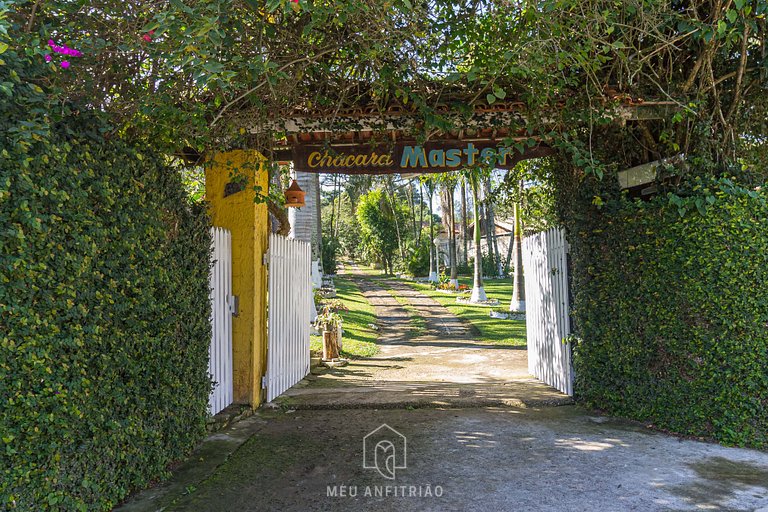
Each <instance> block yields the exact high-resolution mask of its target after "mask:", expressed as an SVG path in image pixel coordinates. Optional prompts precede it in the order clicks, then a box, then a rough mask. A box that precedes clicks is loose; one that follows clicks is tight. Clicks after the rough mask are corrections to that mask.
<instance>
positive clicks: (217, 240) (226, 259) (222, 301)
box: [208, 228, 233, 414]
mask: <svg viewBox="0 0 768 512" xmlns="http://www.w3.org/2000/svg"><path fill="white" fill-rule="evenodd" d="M211 236H212V238H213V254H212V256H211V258H212V260H213V267H212V268H211V275H210V287H211V296H210V297H211V325H212V327H213V329H212V336H211V345H210V347H209V352H208V373H209V374H210V376H211V379H212V380H213V382H214V387H213V390H211V395H210V397H209V398H208V410H209V412H210V413H211V414H216V413H218V412H220V411H221V410H222V409H224V408H225V407H227V406H228V405H230V404H231V403H232V397H233V390H232V384H233V379H232V310H231V307H230V303H231V300H232V234H231V233H230V232H229V231H228V230H226V229H223V228H211Z"/></svg>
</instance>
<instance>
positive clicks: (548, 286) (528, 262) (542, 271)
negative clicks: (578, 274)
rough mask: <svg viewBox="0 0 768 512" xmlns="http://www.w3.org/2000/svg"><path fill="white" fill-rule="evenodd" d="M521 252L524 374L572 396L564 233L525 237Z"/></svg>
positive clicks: (558, 231)
mask: <svg viewBox="0 0 768 512" xmlns="http://www.w3.org/2000/svg"><path fill="white" fill-rule="evenodd" d="M522 250H523V271H524V274H525V302H526V319H525V327H526V333H527V338H528V371H529V372H530V373H531V375H533V376H534V377H536V378H537V379H540V380H542V381H544V382H546V383H547V384H549V385H550V386H552V387H554V388H556V389H558V390H560V391H562V392H563V393H565V394H567V395H571V396H573V364H572V361H571V344H570V342H568V341H567V339H568V335H569V334H570V333H571V325H570V315H569V312H570V302H569V297H568V242H567V241H566V239H565V231H564V230H563V229H561V228H553V229H550V230H549V231H544V232H542V233H538V234H536V235H533V236H530V237H526V238H525V239H524V240H523V244H522Z"/></svg>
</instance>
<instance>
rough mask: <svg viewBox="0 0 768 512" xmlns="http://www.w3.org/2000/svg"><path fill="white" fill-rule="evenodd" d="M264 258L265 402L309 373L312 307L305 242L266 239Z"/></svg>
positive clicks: (308, 253)
mask: <svg viewBox="0 0 768 512" xmlns="http://www.w3.org/2000/svg"><path fill="white" fill-rule="evenodd" d="M267 254H268V256H267V265H268V274H269V291H268V300H267V303H268V305H267V309H268V320H267V330H268V334H267V338H268V344H267V374H266V377H265V379H264V380H265V384H266V388H267V401H268V402H271V401H272V400H274V399H275V398H277V397H278V396H280V395H281V394H282V393H283V392H284V391H285V390H287V389H288V388H290V387H291V386H293V385H294V384H296V383H297V382H299V381H300V380H301V379H303V378H304V377H305V376H306V375H307V374H308V373H309V328H310V317H309V315H310V309H311V304H312V284H311V280H310V279H311V272H312V269H311V248H310V245H309V244H308V243H307V242H302V241H300V240H295V239H290V238H286V237H284V236H280V235H275V234H274V233H273V234H270V235H269V251H268V253H267Z"/></svg>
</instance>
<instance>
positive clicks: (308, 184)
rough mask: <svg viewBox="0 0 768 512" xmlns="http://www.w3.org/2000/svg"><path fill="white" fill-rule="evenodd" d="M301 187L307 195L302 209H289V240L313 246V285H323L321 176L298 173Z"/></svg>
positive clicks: (297, 176) (318, 286)
mask: <svg viewBox="0 0 768 512" xmlns="http://www.w3.org/2000/svg"><path fill="white" fill-rule="evenodd" d="M294 174H295V178H296V181H297V182H298V183H299V187H301V189H302V190H303V191H304V192H305V193H306V196H305V197H304V201H305V202H306V205H305V206H303V207H302V208H289V209H288V221H289V222H290V223H291V232H290V233H289V234H288V238H296V239H298V240H303V241H305V242H309V243H310V244H311V245H312V285H313V286H314V287H315V288H320V287H322V285H323V270H322V269H323V264H322V228H321V223H320V175H319V174H317V173H311V172H296V173H294Z"/></svg>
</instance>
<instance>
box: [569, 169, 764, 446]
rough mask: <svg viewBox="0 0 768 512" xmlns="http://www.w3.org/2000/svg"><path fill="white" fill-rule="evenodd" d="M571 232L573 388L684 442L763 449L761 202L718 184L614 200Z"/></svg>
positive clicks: (604, 406)
mask: <svg viewBox="0 0 768 512" xmlns="http://www.w3.org/2000/svg"><path fill="white" fill-rule="evenodd" d="M605 210H611V212H610V213H607V214H605V215H600V216H599V219H598V222H595V223H593V224H591V228H590V229H582V230H580V231H579V232H576V233H572V234H571V240H572V243H573V246H574V247H578V250H577V251H575V252H574V254H573V256H574V265H575V266H576V267H577V268H578V269H580V271H579V272H576V273H575V278H576V282H575V285H574V292H575V294H576V296H575V299H576V300H575V309H574V319H575V325H576V328H577V331H576V335H577V344H576V347H575V353H574V355H575V359H574V365H575V371H576V384H577V386H576V390H577V393H578V394H579V396H580V397H581V398H582V399H583V400H585V401H586V402H587V403H588V404H590V405H593V406H596V407H599V408H602V409H606V410H607V411H609V412H611V413H615V414H620V415H625V416H629V417H632V418H635V419H638V420H643V421H648V422H651V423H653V424H654V425H656V426H657V427H660V428H663V429H668V430H671V431H674V432H678V433H681V434H686V435H694V436H707V437H711V438H714V439H716V440H717V441H719V442H722V443H725V444H733V445H751V446H754V447H763V448H764V447H766V446H768V329H767V327H768V202H767V201H766V194H765V193H763V192H756V191H754V190H747V189H743V188H739V187H738V186H736V185H734V184H733V183H732V182H730V181H728V180H719V181H714V182H698V183H697V184H696V185H695V186H694V187H692V190H691V191H690V193H689V194H688V195H687V196H686V197H678V196H668V197H659V198H657V199H654V200H653V201H651V202H649V203H642V202H629V201H627V200H620V201H616V202H615V203H612V204H607V205H606V206H605Z"/></svg>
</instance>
